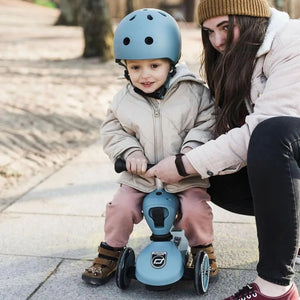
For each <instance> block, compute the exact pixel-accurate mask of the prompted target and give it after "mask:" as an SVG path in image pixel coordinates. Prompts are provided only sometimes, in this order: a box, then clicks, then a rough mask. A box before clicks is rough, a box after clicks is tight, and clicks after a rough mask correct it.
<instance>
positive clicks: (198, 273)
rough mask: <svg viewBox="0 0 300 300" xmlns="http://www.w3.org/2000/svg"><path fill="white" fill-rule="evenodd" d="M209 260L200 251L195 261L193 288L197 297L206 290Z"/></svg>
mask: <svg viewBox="0 0 300 300" xmlns="http://www.w3.org/2000/svg"><path fill="white" fill-rule="evenodd" d="M209 271H210V269H209V258H208V255H207V254H206V253H205V252H204V251H200V252H199V253H198V254H197V256H196V260H195V278H194V287H195V290H196V293H197V294H198V295H201V294H204V293H206V292H207V290H208V284H209Z"/></svg>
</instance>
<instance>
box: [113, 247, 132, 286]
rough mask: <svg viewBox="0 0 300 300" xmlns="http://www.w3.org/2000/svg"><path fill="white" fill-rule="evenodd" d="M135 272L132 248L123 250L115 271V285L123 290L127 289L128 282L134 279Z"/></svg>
mask: <svg viewBox="0 0 300 300" xmlns="http://www.w3.org/2000/svg"><path fill="white" fill-rule="evenodd" d="M134 271H135V255H134V251H133V249H132V248H130V247H128V248H125V249H124V251H123V252H122V254H121V256H120V259H119V262H118V267H117V271H116V284H117V286H118V287H119V288H120V289H122V290H125V289H127V288H128V287H129V284H130V281H131V279H132V278H134V277H135V276H134Z"/></svg>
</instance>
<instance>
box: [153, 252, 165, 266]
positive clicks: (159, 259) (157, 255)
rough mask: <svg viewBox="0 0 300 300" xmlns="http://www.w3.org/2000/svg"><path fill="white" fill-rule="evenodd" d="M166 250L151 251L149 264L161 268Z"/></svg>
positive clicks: (163, 264)
mask: <svg viewBox="0 0 300 300" xmlns="http://www.w3.org/2000/svg"><path fill="white" fill-rule="evenodd" d="M166 262H167V252H152V257H151V265H152V267H153V268H156V269H161V268H163V267H164V266H165V265H166Z"/></svg>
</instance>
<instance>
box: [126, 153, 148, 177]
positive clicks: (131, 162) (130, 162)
mask: <svg viewBox="0 0 300 300" xmlns="http://www.w3.org/2000/svg"><path fill="white" fill-rule="evenodd" d="M147 163H148V160H147V158H146V156H145V155H144V153H143V152H142V151H134V152H132V153H130V154H129V155H128V157H127V159H126V169H127V171H128V172H130V173H132V174H135V175H144V174H145V172H146V170H147Z"/></svg>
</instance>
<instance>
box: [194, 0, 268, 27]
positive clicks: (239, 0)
mask: <svg viewBox="0 0 300 300" xmlns="http://www.w3.org/2000/svg"><path fill="white" fill-rule="evenodd" d="M227 15H244V16H252V17H267V18H269V17H270V6H269V4H268V1H267V0H200V2H199V5H198V22H199V24H202V23H203V22H204V21H205V20H207V19H210V18H214V17H219V16H227Z"/></svg>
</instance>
